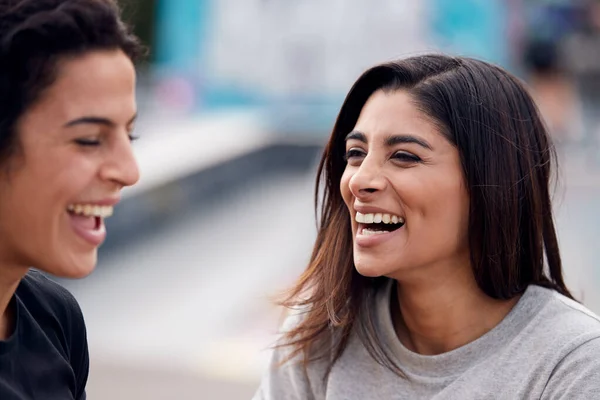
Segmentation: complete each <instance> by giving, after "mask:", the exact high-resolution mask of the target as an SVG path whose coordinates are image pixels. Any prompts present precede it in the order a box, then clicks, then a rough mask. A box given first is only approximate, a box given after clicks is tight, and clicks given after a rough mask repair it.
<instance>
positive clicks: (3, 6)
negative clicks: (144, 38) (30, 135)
mask: <svg viewBox="0 0 600 400" xmlns="http://www.w3.org/2000/svg"><path fill="white" fill-rule="evenodd" d="M113 49H115V50H116V49H121V50H122V51H123V52H124V53H125V54H127V56H129V57H130V58H131V59H132V60H133V61H135V60H137V59H138V58H139V57H140V56H143V55H144V54H145V52H146V50H145V48H144V47H143V46H142V45H141V44H140V42H139V40H138V38H137V37H136V36H134V35H133V34H132V32H131V30H130V28H129V27H128V26H126V25H125V24H124V23H123V22H122V21H121V19H120V14H119V8H118V7H117V4H116V2H115V1H113V0H2V1H1V2H0V161H2V160H4V159H5V158H6V157H7V156H8V155H10V154H11V152H12V151H13V150H14V148H15V145H16V144H17V140H16V138H17V135H16V132H15V126H16V124H17V121H18V120H19V119H20V117H21V116H22V115H23V114H24V113H25V112H26V111H27V109H29V107H31V105H32V104H33V103H35V101H36V100H38V99H39V97H40V95H41V93H42V92H43V91H44V89H46V88H47V87H49V86H50V85H51V84H52V83H53V82H54V80H55V78H56V67H57V65H58V62H59V61H60V60H61V59H63V58H65V57H68V56H77V55H80V54H83V53H86V52H89V51H94V50H113Z"/></svg>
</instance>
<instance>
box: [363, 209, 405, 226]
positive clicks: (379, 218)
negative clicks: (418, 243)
mask: <svg viewBox="0 0 600 400" xmlns="http://www.w3.org/2000/svg"><path fill="white" fill-rule="evenodd" d="M354 219H355V220H356V222H358V223H359V224H373V223H374V224H378V223H380V222H383V223H384V224H403V223H404V218H402V217H399V216H397V215H391V214H383V213H377V214H361V213H359V212H357V213H356V217H355V218H354Z"/></svg>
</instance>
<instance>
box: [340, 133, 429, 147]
mask: <svg viewBox="0 0 600 400" xmlns="http://www.w3.org/2000/svg"><path fill="white" fill-rule="evenodd" d="M348 140H358V141H361V142H363V143H367V137H366V136H365V134H364V133H362V132H359V131H352V132H350V133H349V134H348V135H347V136H346V139H345V141H346V142H347V141H348ZM400 143H414V144H417V145H419V146H421V147H424V148H426V149H428V150H433V148H432V147H431V145H430V144H429V143H427V142H426V141H425V140H423V139H421V138H418V137H416V136H413V135H406V134H403V135H390V136H388V137H387V138H386V139H385V145H386V146H388V147H391V146H394V145H397V144H400Z"/></svg>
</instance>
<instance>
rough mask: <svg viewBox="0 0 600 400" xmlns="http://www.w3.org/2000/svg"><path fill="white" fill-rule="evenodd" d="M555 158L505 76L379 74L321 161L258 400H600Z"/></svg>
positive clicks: (361, 90)
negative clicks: (556, 212)
mask: <svg viewBox="0 0 600 400" xmlns="http://www.w3.org/2000/svg"><path fill="white" fill-rule="evenodd" d="M553 162H554V149H553V147H552V144H551V143H550V140H549V137H548V134H547V132H546V129H545V127H544V124H543V122H542V120H541V118H540V115H539V113H538V111H537V109H536V106H535V104H534V102H533V101H532V99H531V97H530V96H529V94H528V93H527V91H526V89H525V88H524V87H523V85H522V84H521V83H520V82H519V81H518V80H517V79H516V78H515V77H513V76H511V75H510V74H509V73H507V72H506V71H504V70H502V69H501V68H499V67H497V66H494V65H490V64H488V63H485V62H482V61H478V60H474V59H469V58H459V57H448V56H443V55H425V56H419V57H413V58H408V59H404V60H401V61H397V62H393V63H388V64H383V65H379V66H376V67H374V68H372V69H369V70H368V71H366V72H365V73H364V74H363V75H362V76H361V77H360V78H359V79H358V81H357V82H356V83H355V84H354V86H353V87H352V89H351V90H350V92H349V94H348V96H347V97H346V100H345V101H344V104H343V105H342V109H341V111H340V113H339V116H338V119H337V122H336V124H335V127H334V129H333V133H332V135H331V139H330V141H329V143H328V145H327V147H326V149H325V152H324V154H323V158H322V161H321V164H320V168H319V174H318V176H319V181H318V183H319V184H318V185H317V191H316V193H317V201H318V202H322V210H321V216H320V226H319V232H318V237H317V240H316V243H315V247H314V251H313V254H312V257H311V261H310V264H309V265H308V267H307V269H306V272H305V273H304V274H303V275H302V277H301V278H300V279H299V280H298V282H297V284H296V286H295V287H294V288H293V289H292V290H291V292H290V295H289V297H288V298H287V299H286V300H285V301H284V302H283V303H284V305H286V306H288V307H290V308H294V309H296V310H298V311H297V312H295V313H294V315H292V316H290V318H288V320H287V321H286V323H285V324H284V325H285V326H284V334H283V336H282V338H281V342H280V343H279V345H278V346H277V347H276V349H275V351H274V352H273V358H272V363H271V365H270V367H269V369H268V371H267V372H266V374H265V377H264V379H263V382H262V384H261V386H260V388H259V389H258V391H257V393H256V395H255V399H264V400H267V399H268V400H271V399H277V400H283V399H328V400H329V399H436V400H441V399H460V400H464V399H511V400H514V399H593V398H600V321H599V319H598V317H596V316H595V315H594V314H592V313H591V312H590V311H588V310H587V309H586V308H584V307H583V306H581V305H580V304H579V303H577V302H576V301H574V300H572V296H571V294H570V293H569V290H568V289H567V288H566V286H565V283H564V281H563V276H562V268H561V259H560V254H559V249H558V243H557V238H556V233H555V228H554V223H553V215H552V205H551V196H550V176H551V169H552V167H553ZM319 186H320V187H321V189H322V190H319V189H320V187H319ZM319 193H321V194H322V195H323V197H322V198H320V197H319Z"/></svg>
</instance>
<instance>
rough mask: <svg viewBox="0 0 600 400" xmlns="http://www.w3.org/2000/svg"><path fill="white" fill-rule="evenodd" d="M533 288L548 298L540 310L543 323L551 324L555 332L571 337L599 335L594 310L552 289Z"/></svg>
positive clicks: (598, 320) (599, 329) (597, 320)
mask: <svg viewBox="0 0 600 400" xmlns="http://www.w3.org/2000/svg"><path fill="white" fill-rule="evenodd" d="M535 289H536V291H538V292H540V294H541V295H544V296H547V298H548V301H547V303H546V305H545V307H544V308H543V309H542V311H541V312H540V317H541V319H542V321H541V322H542V324H543V325H545V326H548V325H553V326H554V328H553V331H554V332H555V333H556V334H559V335H563V336H566V337H571V338H573V337H578V336H580V335H586V334H589V335H590V336H591V337H600V317H599V316H598V315H596V314H595V313H594V312H592V311H591V310H589V309H588V308H587V307H585V306H584V305H583V304H581V303H578V302H577V301H575V300H572V299H570V298H568V297H566V296H563V295H562V294H560V293H558V292H556V291H554V290H551V289H546V288H541V287H536V288H535Z"/></svg>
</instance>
